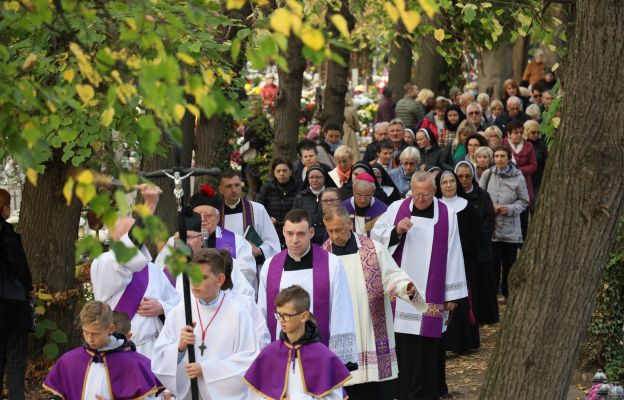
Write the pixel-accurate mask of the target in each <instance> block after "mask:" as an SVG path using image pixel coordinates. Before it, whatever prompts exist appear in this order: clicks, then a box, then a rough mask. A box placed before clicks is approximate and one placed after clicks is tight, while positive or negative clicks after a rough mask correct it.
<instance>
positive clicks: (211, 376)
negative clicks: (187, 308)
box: [152, 249, 259, 400]
mask: <svg viewBox="0 0 624 400" xmlns="http://www.w3.org/2000/svg"><path fill="white" fill-rule="evenodd" d="M226 261H227V260H226V259H225V256H224V255H222V254H220V253H219V251H217V250H214V249H201V250H200V251H199V252H198V253H197V254H196V255H195V256H194V257H193V260H192V262H193V263H195V264H199V265H200V267H201V272H202V276H203V280H202V282H201V283H200V284H199V285H195V284H193V286H192V293H193V296H194V300H193V301H192V302H191V308H192V312H193V322H194V327H193V326H187V325H186V321H185V314H184V303H183V302H181V303H180V304H178V306H176V308H175V309H174V310H173V311H172V312H171V313H170V314H169V315H168V316H167V320H166V321H165V326H164V327H163V330H162V332H161V334H160V336H159V337H158V340H157V341H156V345H155V346H154V352H153V355H152V371H154V374H156V376H157V377H158V378H159V379H161V381H162V382H163V384H164V385H165V386H166V387H167V389H168V390H169V391H170V392H171V393H172V394H173V395H175V396H176V397H177V398H178V399H185V398H187V396H188V394H189V392H190V387H191V384H190V383H191V381H190V380H191V379H193V378H197V381H198V382H197V383H198V386H199V398H200V399H202V400H217V399H218V400H241V399H246V398H247V389H246V387H245V384H244V383H243V380H242V377H243V375H244V374H245V372H246V371H247V369H248V368H249V366H250V365H251V363H252V362H253V360H254V359H255V358H256V356H257V355H258V352H259V344H258V339H257V337H256V331H255V327H254V325H253V323H252V319H251V317H250V316H249V312H248V311H247V309H246V308H245V307H244V305H242V304H241V303H240V302H239V301H235V300H234V299H233V296H232V295H231V293H229V292H228V291H223V290H221V287H222V286H223V284H224V283H225V280H226V276H225V268H226ZM188 346H194V347H195V356H196V362H194V363H189V361H188V358H187V347H188Z"/></svg>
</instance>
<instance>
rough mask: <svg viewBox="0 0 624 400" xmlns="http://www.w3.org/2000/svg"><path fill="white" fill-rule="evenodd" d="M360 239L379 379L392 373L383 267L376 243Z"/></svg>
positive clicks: (361, 261)
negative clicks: (382, 277) (380, 264)
mask: <svg viewBox="0 0 624 400" xmlns="http://www.w3.org/2000/svg"><path fill="white" fill-rule="evenodd" d="M358 239H359V240H360V248H359V252H360V263H361V265H362V272H364V278H365V281H366V293H368V310H369V312H370V316H371V320H372V321H373V332H374V334H375V352H376V353H377V366H378V368H379V379H384V378H387V377H389V376H391V375H392V357H391V355H392V352H391V351H390V342H389V341H388V327H387V326H386V309H385V306H384V288H383V283H382V280H381V269H380V268H379V260H378V259H377V251H376V250H375V244H374V243H373V241H372V240H371V239H369V238H367V237H366V236H362V235H358ZM323 249H324V250H327V251H328V252H331V250H332V248H331V243H330V242H329V240H328V241H326V242H325V243H323Z"/></svg>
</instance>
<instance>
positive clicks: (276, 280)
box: [266, 244, 331, 346]
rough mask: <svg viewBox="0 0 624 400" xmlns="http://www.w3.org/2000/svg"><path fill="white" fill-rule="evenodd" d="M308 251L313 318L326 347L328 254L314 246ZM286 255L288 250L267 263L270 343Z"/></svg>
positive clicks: (274, 336) (273, 335) (328, 314)
mask: <svg viewBox="0 0 624 400" xmlns="http://www.w3.org/2000/svg"><path fill="white" fill-rule="evenodd" d="M310 251H312V291H313V293H312V304H313V309H314V318H315V319H316V325H317V326H318V328H319V331H321V342H322V343H323V344H324V345H326V346H327V345H329V321H330V299H331V297H330V292H329V291H330V284H329V253H328V252H326V251H325V250H323V249H321V248H320V247H319V246H317V245H315V244H313V245H311V249H310ZM287 255H288V250H283V251H281V252H279V253H277V254H276V255H274V256H273V258H272V259H271V262H270V263H269V271H268V273H267V283H266V285H267V289H266V290H267V294H266V302H267V303H266V310H267V324H268V326H269V333H270V335H271V341H274V340H275V338H276V332H277V321H276V320H275V318H274V317H273V315H274V314H275V309H276V308H275V298H276V297H277V295H278V294H279V292H280V283H281V281H282V272H283V271H284V262H285V261H286V256H287Z"/></svg>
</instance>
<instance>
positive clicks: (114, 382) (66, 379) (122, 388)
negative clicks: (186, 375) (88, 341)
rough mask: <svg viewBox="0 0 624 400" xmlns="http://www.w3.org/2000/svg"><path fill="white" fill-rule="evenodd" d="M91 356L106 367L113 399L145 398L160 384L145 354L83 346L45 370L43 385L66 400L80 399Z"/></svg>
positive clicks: (155, 390) (159, 387)
mask: <svg viewBox="0 0 624 400" xmlns="http://www.w3.org/2000/svg"><path fill="white" fill-rule="evenodd" d="M94 358H99V360H100V361H101V362H103V363H104V366H105V367H106V371H107V374H108V377H109V381H108V383H109V388H110V390H111V392H112V393H111V394H112V396H113V398H114V399H138V398H144V397H147V396H149V395H151V394H154V393H156V392H158V391H159V390H160V389H162V387H163V386H162V385H161V383H160V382H159V381H158V379H157V378H156V377H155V376H154V374H153V373H152V370H151V367H150V360H149V359H148V358H147V357H144V356H142V355H141V354H139V353H137V352H134V351H131V350H125V351H117V352H111V353H96V352H94V351H92V350H87V349H85V348H84V347H78V348H76V349H73V350H71V351H69V352H67V353H65V354H64V355H63V356H62V357H61V358H60V359H59V360H58V361H57V362H56V364H55V365H54V367H53V368H52V370H51V371H50V372H49V373H48V376H47V377H46V379H45V381H44V382H43V387H44V388H45V389H46V390H49V391H50V392H52V393H54V394H56V395H57V396H61V397H62V398H63V399H65V400H81V399H82V395H83V390H84V388H85V385H86V383H87V376H88V373H89V367H90V366H91V361H92V360H93V359H94Z"/></svg>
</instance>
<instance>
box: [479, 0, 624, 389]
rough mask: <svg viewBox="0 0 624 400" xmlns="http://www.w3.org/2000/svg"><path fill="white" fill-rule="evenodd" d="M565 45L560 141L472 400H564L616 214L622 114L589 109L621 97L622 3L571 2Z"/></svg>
mask: <svg viewBox="0 0 624 400" xmlns="http://www.w3.org/2000/svg"><path fill="white" fill-rule="evenodd" d="M570 37H571V42H570V48H569V54H568V57H569V59H568V62H569V66H570V68H569V70H568V75H567V79H566V95H565V99H564V103H563V111H562V123H561V127H560V132H559V134H558V136H557V139H556V140H557V142H556V144H555V147H554V151H553V153H552V156H551V157H549V159H548V165H547V167H546V173H545V180H544V183H543V189H542V192H541V195H540V203H539V208H538V210H537V214H536V215H535V218H534V219H533V224H532V226H531V228H530V230H529V238H528V241H527V243H526V244H525V245H524V247H523V248H522V252H521V256H520V258H519V260H518V262H517V265H516V266H515V267H514V270H513V271H512V274H511V298H510V302H509V304H510V306H509V307H508V311H507V314H506V316H505V321H504V323H503V325H502V329H501V333H500V336H499V338H498V341H497V345H496V348H495V351H494V354H493V356H492V358H491V362H490V365H489V368H488V371H487V374H486V378H485V383H484V385H483V388H482V390H481V393H480V399H553V400H555V399H565V397H566V393H567V391H568V385H569V383H570V380H571V378H572V375H573V372H574V368H575V366H576V364H577V360H578V357H579V353H580V348H581V345H582V342H583V337H584V336H585V332H586V329H587V326H588V324H589V322H590V318H591V312H592V309H593V305H594V300H595V297H596V293H597V291H598V286H599V283H600V281H601V278H602V271H603V267H604V265H605V262H606V260H607V258H608V255H609V250H610V248H611V245H612V243H613V241H614V236H615V232H616V228H617V224H618V221H619V219H620V216H621V215H622V211H623V207H624V197H623V196H622V193H623V191H624V168H623V167H624V161H623V158H622V154H624V141H623V140H622V133H621V130H622V127H624V114H623V113H622V112H621V104H620V103H618V102H617V101H611V102H601V101H599V99H617V98H619V97H620V96H621V94H620V91H621V90H620V85H617V84H613V83H614V82H622V81H623V80H624V72H623V70H622V68H621V65H622V64H623V63H624V46H623V43H624V3H622V2H620V1H613V0H578V1H577V2H576V16H575V20H574V34H573V35H572V36H570ZM588 115H591V118H587V116H588ZM587 132H592V140H591V141H590V142H587V141H586V140H585V138H586V137H587ZM571 166H572V168H573V170H571V169H570V168H571ZM562 188H565V190H562Z"/></svg>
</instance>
